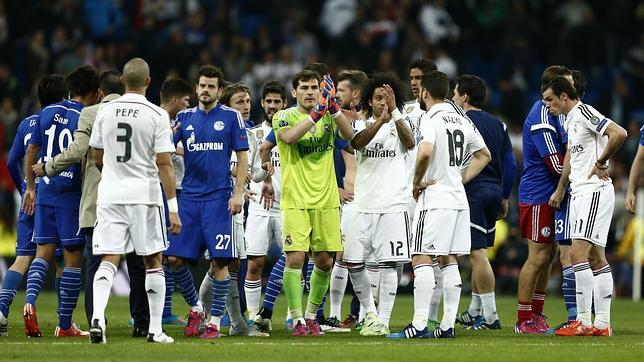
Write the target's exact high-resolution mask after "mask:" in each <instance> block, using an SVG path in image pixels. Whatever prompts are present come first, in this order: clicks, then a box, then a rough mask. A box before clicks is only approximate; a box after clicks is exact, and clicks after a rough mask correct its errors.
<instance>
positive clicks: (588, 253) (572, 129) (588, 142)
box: [543, 77, 628, 336]
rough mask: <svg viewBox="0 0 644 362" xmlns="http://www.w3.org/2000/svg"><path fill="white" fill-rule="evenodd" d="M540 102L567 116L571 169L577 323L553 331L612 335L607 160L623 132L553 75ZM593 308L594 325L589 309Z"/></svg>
mask: <svg viewBox="0 0 644 362" xmlns="http://www.w3.org/2000/svg"><path fill="white" fill-rule="evenodd" d="M543 89H544V92H543V100H544V102H545V104H546V107H548V111H550V112H551V113H552V114H553V115H555V116H559V115H560V114H564V115H565V116H566V123H565V125H566V132H567V133H568V150H569V153H570V156H569V157H568V158H566V162H565V164H564V168H566V169H568V168H569V170H570V177H569V180H570V187H571V200H570V220H571V222H572V225H571V228H572V230H571V238H572V248H571V250H570V259H571V262H572V266H573V269H574V271H575V279H576V290H577V319H576V320H574V321H572V322H569V323H568V324H567V325H566V326H564V327H562V328H560V329H558V330H557V331H556V332H555V334H557V335H558V336H589V335H595V336H612V335H613V330H612V328H611V325H610V305H611V301H612V298H613V276H612V274H611V269H610V265H608V261H607V260H606V253H605V247H606V239H607V236H608V230H609V228H610V223H611V219H612V217H613V208H614V206H615V191H614V188H613V183H612V181H611V178H610V176H609V174H608V160H609V159H610V158H611V157H612V156H613V155H614V154H615V153H616V152H617V151H618V150H619V148H620V147H621V145H622V144H623V143H624V141H625V140H626V137H627V136H628V135H627V133H626V130H624V128H622V127H621V126H619V125H618V124H616V123H614V122H613V121H612V120H610V119H609V118H606V117H604V115H603V114H601V113H599V112H598V111H597V110H595V109H594V108H593V107H592V106H590V105H588V104H584V103H582V102H581V101H579V98H578V96H577V92H576V90H575V88H574V87H573V85H572V83H571V82H570V81H569V80H568V79H566V78H564V77H555V78H554V79H553V80H551V81H550V82H549V83H548V84H547V85H546V86H544V88H543ZM593 301H594V307H595V321H594V323H593V321H592V320H591V313H592V311H591V308H592V306H593Z"/></svg>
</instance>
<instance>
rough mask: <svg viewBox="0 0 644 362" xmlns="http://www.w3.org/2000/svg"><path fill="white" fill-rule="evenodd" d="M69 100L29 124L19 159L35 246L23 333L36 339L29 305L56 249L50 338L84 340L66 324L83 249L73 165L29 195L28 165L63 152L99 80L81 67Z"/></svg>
mask: <svg viewBox="0 0 644 362" xmlns="http://www.w3.org/2000/svg"><path fill="white" fill-rule="evenodd" d="M66 84H67V89H68V90H69V95H70V98H71V99H69V100H64V101H62V102H59V103H55V104H52V105H50V106H48V107H46V108H44V109H43V110H42V111H40V113H39V116H38V122H36V124H35V125H34V130H33V132H32V136H31V139H30V140H29V148H28V149H27V155H26V156H25V176H26V178H27V188H26V190H25V194H24V199H23V210H24V211H25V212H26V213H27V214H33V213H34V211H35V213H36V216H35V220H34V237H33V242H35V243H36V244H38V246H37V250H36V258H35V259H34V261H33V262H32V263H31V266H30V267H29V272H28V277H27V290H28V293H27V296H26V300H25V302H26V303H25V306H24V309H23V317H24V321H25V334H27V335H28V336H34V337H40V335H41V333H40V327H39V326H38V322H37V317H36V308H35V303H36V299H37V297H38V294H39V292H40V289H41V288H42V284H43V282H44V277H45V275H46V273H47V269H48V267H49V264H48V262H47V260H51V259H52V257H53V255H54V252H55V250H56V247H57V246H59V245H61V246H63V248H64V249H63V258H64V260H65V268H64V269H63V275H62V279H61V284H60V293H61V300H60V301H61V303H60V306H59V309H58V319H59V321H58V326H57V327H56V330H55V332H54V335H55V336H56V337H78V336H86V335H87V332H84V331H81V330H80V329H79V328H78V327H77V326H76V325H75V324H73V323H72V314H73V312H74V309H75V308H76V303H77V302H78V296H79V295H80V289H81V279H80V278H81V261H82V252H83V247H84V245H85V233H84V232H83V230H82V229H79V218H78V208H79V204H80V198H81V181H82V176H81V169H80V166H81V165H80V163H76V164H74V165H72V166H70V167H69V168H67V169H66V170H65V171H64V172H62V173H61V174H60V175H58V176H54V177H48V176H47V177H43V178H42V179H41V182H39V183H38V193H37V195H36V192H35V174H34V171H33V169H32V166H33V165H34V164H35V163H36V158H37V154H38V152H40V153H41V154H42V156H43V161H44V162H46V161H48V160H50V159H51V158H52V157H55V156H56V155H58V154H59V153H61V152H62V151H63V150H64V149H66V148H67V147H69V145H70V144H71V143H72V141H73V136H72V133H73V132H74V131H75V130H76V129H77V128H78V118H79V116H80V112H81V110H82V109H83V107H85V106H91V105H93V104H95V103H96V102H97V100H98V96H99V75H98V72H97V71H96V69H94V68H93V67H91V66H88V65H84V66H80V67H78V68H76V69H75V70H74V71H72V72H71V73H70V74H68V75H67V79H66Z"/></svg>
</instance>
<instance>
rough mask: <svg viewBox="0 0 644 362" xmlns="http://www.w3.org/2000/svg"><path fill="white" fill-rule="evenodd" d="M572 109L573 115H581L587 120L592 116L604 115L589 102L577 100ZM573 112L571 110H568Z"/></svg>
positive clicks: (600, 116) (599, 116)
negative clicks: (577, 102)
mask: <svg viewBox="0 0 644 362" xmlns="http://www.w3.org/2000/svg"><path fill="white" fill-rule="evenodd" d="M573 111H576V112H575V113H574V115H576V116H580V117H583V118H585V119H587V120H592V119H593V117H596V118H602V117H604V115H603V114H601V112H599V111H598V110H597V109H595V107H593V106H591V105H590V104H586V103H582V102H579V104H577V106H576V107H574V108H573ZM570 113H573V112H570Z"/></svg>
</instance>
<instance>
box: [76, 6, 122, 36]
mask: <svg viewBox="0 0 644 362" xmlns="http://www.w3.org/2000/svg"><path fill="white" fill-rule="evenodd" d="M119 3H120V2H117V1H113V0H85V4H84V8H83V10H84V11H83V17H84V20H85V24H87V26H88V27H89V29H90V35H91V37H92V38H94V39H110V38H112V37H114V36H115V35H116V34H117V33H118V32H119V31H120V30H121V27H122V26H123V25H124V23H125V22H124V19H123V13H122V12H121V9H120V8H119V5H118V4H119Z"/></svg>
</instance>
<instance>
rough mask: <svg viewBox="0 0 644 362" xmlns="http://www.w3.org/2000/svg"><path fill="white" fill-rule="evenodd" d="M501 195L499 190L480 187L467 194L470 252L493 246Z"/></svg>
mask: <svg viewBox="0 0 644 362" xmlns="http://www.w3.org/2000/svg"><path fill="white" fill-rule="evenodd" d="M502 198H503V195H502V193H501V190H500V188H495V187H486V186H480V187H477V188H476V189H475V190H473V191H470V192H468V193H467V201H468V203H469V204H470V232H471V234H472V250H478V249H485V248H489V247H492V246H494V235H495V231H496V218H497V216H498V215H499V210H500V208H501V200H502Z"/></svg>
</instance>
